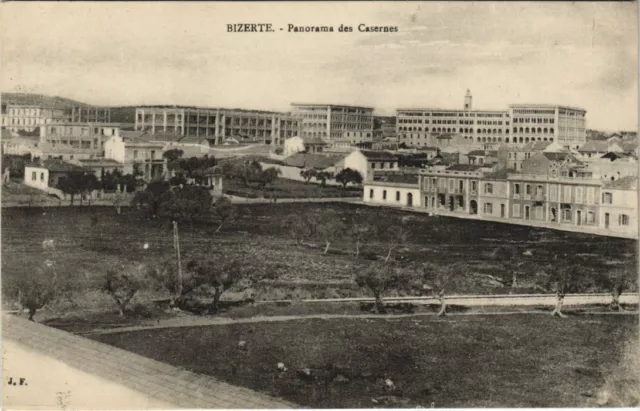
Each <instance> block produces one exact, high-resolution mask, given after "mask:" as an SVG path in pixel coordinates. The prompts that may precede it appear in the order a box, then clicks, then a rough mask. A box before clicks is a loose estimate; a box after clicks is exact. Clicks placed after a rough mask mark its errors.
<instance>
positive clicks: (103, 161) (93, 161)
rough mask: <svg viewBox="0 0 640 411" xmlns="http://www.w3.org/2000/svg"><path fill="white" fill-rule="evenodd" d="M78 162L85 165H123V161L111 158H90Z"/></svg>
mask: <svg viewBox="0 0 640 411" xmlns="http://www.w3.org/2000/svg"><path fill="white" fill-rule="evenodd" d="M78 162H79V163H80V164H82V165H85V166H95V165H100V166H102V165H109V166H122V163H119V162H117V161H116V160H113V159H111V158H89V159H85V160H78Z"/></svg>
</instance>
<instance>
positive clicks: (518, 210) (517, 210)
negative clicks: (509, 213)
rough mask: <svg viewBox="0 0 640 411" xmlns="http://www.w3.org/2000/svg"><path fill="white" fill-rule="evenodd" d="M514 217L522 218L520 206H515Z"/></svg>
mask: <svg viewBox="0 0 640 411" xmlns="http://www.w3.org/2000/svg"><path fill="white" fill-rule="evenodd" d="M513 216H514V217H520V204H514V205H513Z"/></svg>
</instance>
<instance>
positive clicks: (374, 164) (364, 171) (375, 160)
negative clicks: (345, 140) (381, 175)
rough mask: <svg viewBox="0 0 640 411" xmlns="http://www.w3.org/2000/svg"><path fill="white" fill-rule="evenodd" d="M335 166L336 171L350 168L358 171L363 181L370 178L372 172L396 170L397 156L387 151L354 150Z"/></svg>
mask: <svg viewBox="0 0 640 411" xmlns="http://www.w3.org/2000/svg"><path fill="white" fill-rule="evenodd" d="M336 168H337V169H338V171H340V170H341V169H344V168H350V169H352V170H356V171H358V172H360V174H361V175H362V179H363V181H367V180H369V179H372V176H373V172H374V171H377V170H381V171H398V170H399V168H398V157H396V156H394V155H393V154H391V153H389V152H387V151H371V150H355V151H353V152H351V153H350V154H349V155H347V156H346V157H345V158H344V160H342V161H340V162H339V163H338V164H337V165H336Z"/></svg>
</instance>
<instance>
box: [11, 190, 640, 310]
mask: <svg viewBox="0 0 640 411" xmlns="http://www.w3.org/2000/svg"><path fill="white" fill-rule="evenodd" d="M238 210H239V216H238V218H237V219H236V220H235V221H233V222H230V223H228V224H225V225H224V226H223V228H222V229H221V230H220V232H218V233H215V230H216V228H217V225H218V222H217V221H214V220H213V219H212V220H210V221H209V220H208V219H205V221H201V222H197V223H195V224H193V225H190V224H182V225H181V226H180V232H181V249H182V257H183V261H185V262H186V261H189V260H190V259H198V258H203V257H206V256H208V255H217V254H224V255H231V256H243V257H246V256H251V258H252V259H254V260H255V261H259V262H260V263H261V265H262V266H264V267H265V270H267V271H268V272H269V274H270V277H271V278H273V279H274V280H277V282H270V283H264V284H262V285H261V288H260V289H259V290H258V292H257V298H258V299H281V298H296V297H298V298H310V297H347V296H360V295H364V294H366V291H363V290H361V289H359V288H358V287H356V286H355V284H353V282H352V275H353V274H354V273H355V271H356V270H357V269H358V268H359V267H363V266H365V265H368V264H369V263H370V262H369V261H368V260H366V259H364V258H357V259H356V258H354V257H353V255H352V254H353V251H354V249H355V247H354V245H353V241H352V240H350V239H348V238H341V239H339V240H337V241H335V242H334V243H332V245H331V250H330V253H329V254H328V255H322V245H323V244H322V240H321V238H311V239H309V240H308V241H307V242H308V243H315V244H316V245H317V246H315V247H314V246H308V245H307V246H297V245H296V244H295V241H294V240H292V239H291V238H290V236H289V233H287V232H285V231H284V230H283V229H282V221H283V219H284V218H285V217H286V216H289V215H293V214H298V215H305V214H308V215H315V216H320V217H321V218H322V219H323V221H329V220H337V219H348V218H350V217H352V216H353V215H354V214H355V212H356V210H359V213H360V215H361V216H365V217H366V218H368V219H370V221H386V222H389V221H391V222H394V221H397V222H398V224H399V223H400V220H401V219H403V218H404V219H405V220H407V219H408V221H405V224H406V225H407V227H408V228H409V229H410V235H409V238H408V241H407V242H406V243H405V244H403V245H402V246H401V247H399V248H398V249H397V250H395V251H394V255H395V256H401V257H404V258H406V259H410V260H413V261H415V262H431V263H433V264H436V265H438V266H442V267H449V266H451V265H452V264H456V267H458V269H459V270H460V271H459V272H456V274H457V275H459V276H460V277H461V278H463V279H464V281H460V282H459V283H457V284H456V285H455V287H454V288H452V289H451V290H450V292H452V293H506V292H512V291H514V292H530V291H532V289H531V280H532V278H533V276H534V274H535V272H536V270H537V269H539V268H540V267H542V266H544V265H545V264H547V263H548V262H549V261H550V260H551V258H552V257H553V256H554V255H555V254H556V253H558V252H561V253H563V254H565V255H561V258H564V259H567V260H569V261H571V262H572V263H573V264H575V265H578V266H580V267H583V269H584V270H608V269H611V268H612V267H616V266H620V265H633V264H634V263H635V258H636V254H635V248H636V247H637V243H636V242H635V241H631V240H624V239H617V238H607V237H600V236H592V235H587V234H579V233H570V232H561V231H553V230H547V229H536V228H530V227H522V226H515V225H507V224H499V223H492V222H483V221H469V220H460V219H454V218H443V217H439V218H430V217H428V216H426V215H423V214H410V213H406V212H402V211H400V210H389V209H383V208H379V207H366V206H358V205H353V204H339V203H335V204H275V205H274V204H262V205H242V206H239V207H238ZM93 217H95V218H97V224H95V225H93V224H92V218H93ZM44 239H53V240H54V243H55V247H56V256H55V261H56V266H57V272H58V275H59V277H62V278H64V277H68V276H73V278H74V279H75V280H74V282H75V283H76V284H77V289H78V290H77V294H76V296H75V298H74V304H77V305H79V306H81V307H102V306H105V307H106V306H111V302H110V301H109V299H108V298H107V297H106V296H105V295H104V294H103V293H101V292H99V291H97V290H96V286H97V285H99V284H100V283H101V282H102V281H103V278H104V274H105V272H106V270H107V268H109V267H116V266H117V265H118V264H122V263H127V262H129V263H130V262H160V261H165V260H167V259H170V258H172V256H173V238H172V228H171V224H170V223H169V222H168V221H162V220H149V219H148V218H147V214H146V213H145V212H144V211H142V210H140V211H138V210H133V209H125V210H124V214H123V215H117V214H116V212H115V209H114V208H109V207H61V208H44V209H42V208H21V209H18V208H16V209H5V210H3V212H2V276H3V278H2V279H3V293H4V296H5V297H6V298H8V300H11V299H12V298H13V297H15V296H12V295H11V294H10V292H11V290H12V289H11V287H10V286H11V284H12V282H15V280H16V279H17V278H19V277H20V276H21V275H23V274H24V273H25V272H26V271H27V270H32V269H33V265H34V264H42V262H43V261H44V258H45V257H44V256H43V253H42V242H43V240H44ZM144 244H148V248H146V249H145V248H143V245H144ZM501 244H513V245H516V246H518V247H519V249H520V250H526V251H529V252H530V253H531V254H532V255H533V256H534V257H533V258H529V259H528V260H526V261H527V267H526V270H524V272H523V274H522V278H521V280H519V282H520V284H521V287H522V288H520V289H516V290H513V289H511V288H509V287H505V286H504V285H502V284H499V283H496V282H495V281H488V280H487V277H486V275H488V274H491V275H495V276H500V275H503V274H505V273H501V268H500V267H499V266H498V265H497V264H496V262H494V261H491V259H490V258H489V255H490V253H491V251H492V250H494V249H495V247H497V246H498V245H501ZM386 247H387V240H386V238H385V237H384V234H375V233H373V234H371V235H370V236H369V237H368V238H367V239H366V241H365V242H364V244H363V245H362V247H361V253H362V254H363V255H364V254H375V255H379V256H384V255H385V254H386V251H387V249H386ZM522 258H525V257H522ZM506 277H510V276H506ZM140 297H141V298H142V297H144V294H143V295H141V296H140Z"/></svg>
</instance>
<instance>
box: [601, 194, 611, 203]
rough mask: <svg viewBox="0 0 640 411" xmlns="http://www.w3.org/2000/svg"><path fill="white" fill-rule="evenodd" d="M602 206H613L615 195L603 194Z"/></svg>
mask: <svg viewBox="0 0 640 411" xmlns="http://www.w3.org/2000/svg"><path fill="white" fill-rule="evenodd" d="M602 204H613V194H611V193H602Z"/></svg>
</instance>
